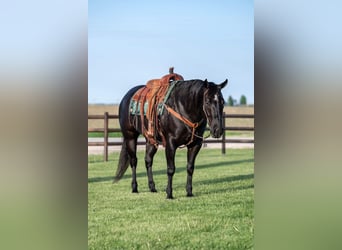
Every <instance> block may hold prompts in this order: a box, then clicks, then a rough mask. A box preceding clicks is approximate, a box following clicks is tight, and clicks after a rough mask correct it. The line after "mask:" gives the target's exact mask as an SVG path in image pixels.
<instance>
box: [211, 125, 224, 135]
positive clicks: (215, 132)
mask: <svg viewBox="0 0 342 250" xmlns="http://www.w3.org/2000/svg"><path fill="white" fill-rule="evenodd" d="M210 132H211V135H212V136H213V137H214V138H220V137H221V136H222V134H223V129H222V128H220V127H218V126H214V127H213V128H212V129H211V131H210Z"/></svg>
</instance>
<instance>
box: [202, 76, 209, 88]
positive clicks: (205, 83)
mask: <svg viewBox="0 0 342 250" xmlns="http://www.w3.org/2000/svg"><path fill="white" fill-rule="evenodd" d="M203 82H204V86H205V87H206V88H209V84H208V80H207V78H205V80H204V81H203Z"/></svg>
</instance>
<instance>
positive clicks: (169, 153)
mask: <svg viewBox="0 0 342 250" xmlns="http://www.w3.org/2000/svg"><path fill="white" fill-rule="evenodd" d="M165 154H166V162H167V177H168V179H167V187H166V198H167V199H173V196H172V178H173V175H174V173H175V171H176V166H175V154H176V147H175V146H174V145H173V144H172V143H168V144H166V147H165Z"/></svg>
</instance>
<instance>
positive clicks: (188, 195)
mask: <svg viewBox="0 0 342 250" xmlns="http://www.w3.org/2000/svg"><path fill="white" fill-rule="evenodd" d="M186 196H187V197H194V195H193V194H192V193H191V194H187V195H186Z"/></svg>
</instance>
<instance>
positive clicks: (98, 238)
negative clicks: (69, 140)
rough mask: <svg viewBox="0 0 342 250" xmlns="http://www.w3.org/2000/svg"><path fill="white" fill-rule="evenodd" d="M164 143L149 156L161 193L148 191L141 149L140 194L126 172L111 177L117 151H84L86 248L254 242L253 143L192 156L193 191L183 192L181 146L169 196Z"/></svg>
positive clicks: (222, 245)
mask: <svg viewBox="0 0 342 250" xmlns="http://www.w3.org/2000/svg"><path fill="white" fill-rule="evenodd" d="M164 153H165V152H164V150H159V151H158V153H157V154H156V156H155V159H154V166H153V169H154V179H155V183H156V188H157V190H158V193H150V192H149V189H148V186H147V176H146V171H145V166H144V152H143V151H140V152H138V168H137V171H138V172H137V176H138V178H137V180H138V184H139V187H138V188H139V193H138V194H132V193H131V184H130V183H131V171H130V169H128V171H127V173H126V174H125V176H124V177H123V179H122V180H121V181H120V182H119V183H116V184H112V178H113V175H114V173H115V171H116V165H117V159H118V155H119V154H118V153H113V154H111V155H110V161H109V162H103V161H102V158H103V156H94V155H91V156H88V246H89V249H253V233H254V215H253V209H254V199H253V197H254V150H253V149H229V150H228V151H227V154H226V155H221V152H220V150H216V149H202V150H201V151H200V153H199V155H198V157H197V161H196V167H195V173H194V179H193V193H194V197H191V198H188V197H186V191H185V183H186V168H185V166H186V150H185V149H180V150H178V151H177V155H176V166H177V167H176V173H175V175H174V181H173V195H174V197H175V199H174V200H167V199H166V193H165V187H166V183H167V176H166V167H165V166H166V161H165V157H164Z"/></svg>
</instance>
